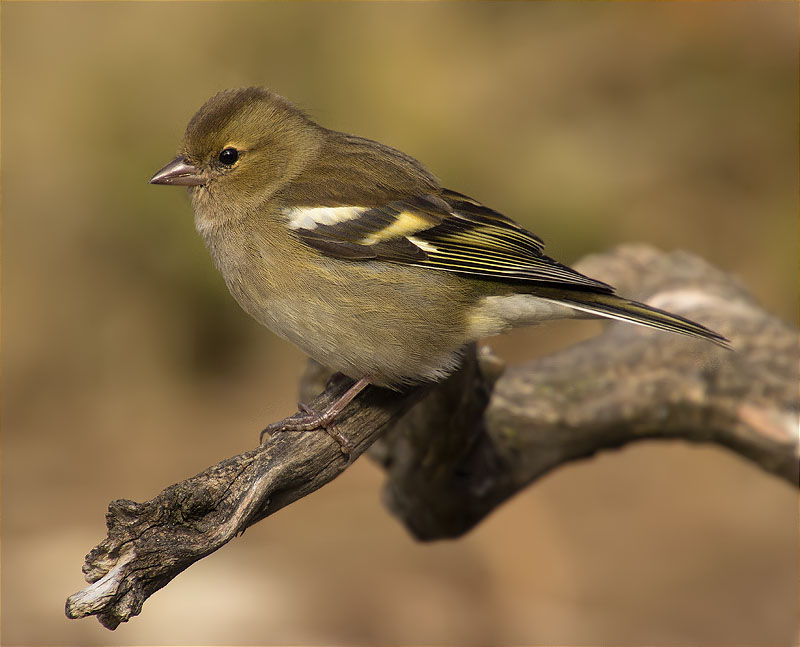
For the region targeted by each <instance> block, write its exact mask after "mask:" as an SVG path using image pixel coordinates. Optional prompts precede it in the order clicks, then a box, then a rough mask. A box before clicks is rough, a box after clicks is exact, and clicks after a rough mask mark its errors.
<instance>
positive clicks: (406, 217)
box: [285, 190, 613, 293]
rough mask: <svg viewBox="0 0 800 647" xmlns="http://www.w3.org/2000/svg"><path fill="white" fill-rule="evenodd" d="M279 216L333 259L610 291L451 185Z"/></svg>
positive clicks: (507, 219) (298, 210)
mask: <svg viewBox="0 0 800 647" xmlns="http://www.w3.org/2000/svg"><path fill="white" fill-rule="evenodd" d="M285 215H286V217H287V222H288V226H289V228H290V229H291V230H292V231H294V233H295V234H296V235H297V236H298V238H299V239H300V240H301V241H303V242H304V243H305V244H307V245H309V246H310V247H312V248H314V249H316V250H317V251H319V252H321V253H323V254H326V255H328V256H333V257H336V258H342V259H348V260H384V261H390V262H396V263H407V264H411V265H417V266H420V267H426V268H430V269H435V270H443V271H449V272H455V273H458V274H469V275H473V276H477V277H481V278H485V279H489V280H504V281H523V282H534V283H541V284H547V285H562V286H568V287H573V288H577V287H581V288H584V289H589V290H592V291H597V292H603V293H611V292H613V289H612V288H611V287H610V286H608V285H606V284H605V283H601V282H600V281H595V280H594V279H591V278H589V277H586V276H584V275H583V274H580V273H579V272H576V271H575V270H573V269H570V268H569V267H566V266H565V265H562V264H560V263H558V262H556V261H554V260H553V259H552V258H550V257H548V256H546V255H545V254H544V252H543V250H544V243H543V242H542V241H541V239H540V238H538V237H537V236H535V235H534V234H532V233H530V232H529V231H527V230H525V229H523V228H522V227H520V226H519V225H517V224H516V223H515V222H514V221H513V220H511V219H509V218H506V217H505V216H504V215H502V214H500V213H498V212H496V211H494V210H492V209H489V208H488V207H486V206H484V205H482V204H481V203H480V202H477V201H476V200H473V199H472V198H469V197H467V196H465V195H462V194H460V193H456V192H454V191H448V190H444V191H443V192H442V193H440V194H438V195H426V196H419V197H413V198H404V199H401V200H395V201H393V202H390V203H388V204H385V205H382V206H379V207H359V206H338V207H313V208H312V207H295V208H292V209H289V210H287V211H286V214H285Z"/></svg>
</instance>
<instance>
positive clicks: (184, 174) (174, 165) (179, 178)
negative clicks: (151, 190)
mask: <svg viewBox="0 0 800 647" xmlns="http://www.w3.org/2000/svg"><path fill="white" fill-rule="evenodd" d="M205 182H206V179H205V178H204V177H203V175H202V173H201V172H200V169H199V168H197V167H196V166H194V165H192V164H189V162H187V161H186V158H185V157H183V155H181V156H180V157H176V158H175V159H174V160H172V161H171V162H170V163H169V164H167V165H166V166H165V167H164V168H162V169H161V170H160V171H158V172H157V173H156V174H155V175H154V176H153V177H151V178H150V184H177V185H180V186H200V185H201V184H205Z"/></svg>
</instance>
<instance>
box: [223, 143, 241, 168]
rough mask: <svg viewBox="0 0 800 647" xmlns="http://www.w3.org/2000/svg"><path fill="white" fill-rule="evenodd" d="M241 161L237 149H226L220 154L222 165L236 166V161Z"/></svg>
mask: <svg viewBox="0 0 800 647" xmlns="http://www.w3.org/2000/svg"><path fill="white" fill-rule="evenodd" d="M238 159H239V151H237V150H236V149H235V148H230V147H229V148H225V149H223V150H222V152H221V153H220V154H219V161H220V163H221V164H224V165H225V166H233V165H234V164H236V161H237V160H238Z"/></svg>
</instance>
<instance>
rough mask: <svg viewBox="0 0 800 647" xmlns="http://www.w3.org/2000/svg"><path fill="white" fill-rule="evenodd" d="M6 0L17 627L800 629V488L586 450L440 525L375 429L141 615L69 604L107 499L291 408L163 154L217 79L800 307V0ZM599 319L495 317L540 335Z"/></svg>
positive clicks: (527, 631)
mask: <svg viewBox="0 0 800 647" xmlns="http://www.w3.org/2000/svg"><path fill="white" fill-rule="evenodd" d="M0 18H2V33H1V34H0V36H1V37H2V52H1V53H2V216H3V222H2V225H3V230H2V233H3V240H2V270H3V271H2V298H3V304H2V305H3V310H2V315H3V319H2V324H3V325H2V334H3V338H2V342H3V353H2V362H3V365H2V371H3V411H2V414H3V419H2V422H3V450H4V451H3V454H4V456H3V458H4V461H3V493H4V497H3V508H4V510H3V573H2V577H3V581H2V585H3V586H2V595H3V600H2V602H3V620H2V632H3V634H2V638H3V640H4V641H5V643H6V644H10V643H13V644H33V643H39V644H41V643H50V644H117V643H116V642H115V641H119V642H120V643H125V644H132V643H135V644H140V643H186V642H195V643H211V642H215V643H218V644H233V643H236V644H244V643H268V644H271V643H326V644H329V643H364V642H376V643H392V642H408V643H415V644H430V643H449V644H453V643H493V644H509V643H525V644H542V643H557V644H578V643H591V644H600V643H614V644H644V643H647V644H711V643H715V644H732V643H734V642H736V643H737V644H748V645H767V644H776V645H777V644H787V645H788V644H795V642H796V639H797V635H796V610H797V592H796V586H797V584H796V573H797V557H796V548H795V547H796V539H797V538H796V526H797V496H796V493H795V492H794V491H792V490H791V488H788V487H787V486H785V485H783V484H782V483H778V482H776V481H775V480H774V479H772V478H771V477H769V476H766V475H762V474H761V473H759V472H757V471H756V470H755V468H753V467H750V466H749V465H745V464H744V463H742V462H740V461H739V460H738V459H736V458H733V457H731V456H729V455H728V454H725V453H724V452H722V450H715V449H710V448H694V447H693V448H688V447H682V446H677V445H675V446H667V445H649V446H643V447H640V448H630V449H627V450H625V451H623V452H619V453H615V454H609V455H604V456H601V457H599V458H598V459H596V460H594V461H591V462H586V463H582V464H580V465H575V466H570V467H569V468H565V469H562V470H560V471H559V472H557V473H556V474H554V475H552V476H550V477H548V478H547V479H544V480H543V481H542V482H541V483H538V484H536V485H535V486H534V487H533V488H531V489H530V491H529V492H526V493H524V494H523V495H521V496H519V497H518V498H517V499H515V501H513V502H511V503H509V504H508V505H507V506H506V507H505V508H503V509H502V510H501V511H499V512H498V513H496V514H495V515H494V516H492V517H491V518H489V519H488V520H487V521H486V522H485V523H484V524H483V525H482V526H481V527H480V528H479V529H477V530H476V531H475V532H474V533H472V534H471V535H470V536H469V537H466V538H464V539H463V540H460V541H458V542H450V543H442V544H438V545H432V546H420V545H415V544H414V543H413V542H412V540H411V539H410V538H408V537H407V536H406V535H405V533H404V531H403V530H402V528H400V527H399V526H398V525H397V524H395V523H394V522H393V521H392V520H391V519H390V518H389V517H388V515H387V513H386V512H385V511H384V510H383V509H382V508H381V507H380V504H379V502H378V499H379V488H380V481H381V476H380V473H379V471H378V470H377V469H376V468H375V467H374V466H372V465H371V464H370V463H368V462H367V461H366V460H362V461H359V462H358V464H357V465H355V466H354V467H353V468H352V469H350V470H348V472H347V474H345V475H344V476H343V477H342V478H340V479H339V480H337V481H336V482H335V483H333V484H331V485H330V486H328V487H326V488H325V489H324V490H323V491H321V492H319V493H318V494H315V495H314V496H312V497H309V498H308V499H306V500H304V501H302V502H299V503H298V504H296V505H295V506H292V508H290V509H288V510H285V511H282V512H281V513H280V514H279V515H277V516H276V517H274V518H272V519H270V520H268V521H266V522H264V523H262V524H260V527H256V528H254V529H252V530H251V531H248V533H247V535H246V536H245V537H244V538H242V539H238V540H236V541H235V542H234V543H233V544H232V545H230V546H228V547H226V548H225V549H224V550H223V551H221V552H220V553H218V554H216V555H214V556H213V557H210V558H208V559H207V560H204V562H203V563H201V564H198V565H196V566H194V567H192V569H190V571H188V572H187V573H185V574H184V575H181V576H180V577H179V578H178V579H177V580H176V581H175V582H173V583H172V584H171V585H170V586H169V587H167V589H166V590H165V591H163V592H161V593H159V594H157V595H156V596H155V597H154V598H153V599H152V600H150V601H149V602H148V603H147V604H146V605H145V608H144V612H143V615H142V617H140V618H137V619H136V620H135V621H133V622H132V623H131V624H130V625H129V626H124V627H121V628H120V629H119V630H118V631H117V632H116V633H115V634H110V633H108V632H106V631H105V630H103V629H101V628H100V627H99V626H98V625H97V623H95V622H94V621H93V620H84V621H80V622H69V621H67V620H66V619H65V618H64V617H63V615H62V606H61V605H63V601H64V599H65V598H66V596H67V595H69V594H70V593H72V592H74V591H76V590H78V589H79V588H81V586H82V578H81V576H80V565H81V559H82V555H83V554H84V553H85V552H86V551H88V549H89V548H91V546H93V545H94V544H95V543H97V542H98V541H99V540H100V539H101V538H102V536H103V533H104V529H103V526H102V514H103V511H104V507H105V505H106V504H107V502H108V501H109V500H110V499H112V498H121V497H124V498H132V499H136V500H144V499H147V498H150V497H152V496H153V495H155V494H156V493H157V492H158V491H159V490H160V489H161V488H163V487H165V486H167V485H169V484H170V483H173V482H175V481H177V480H179V479H181V478H184V477H186V476H189V475H191V474H192V473H194V472H197V471H200V470H201V469H204V468H205V467H206V466H207V465H210V464H212V463H215V462H217V461H218V460H220V459H221V458H223V457H225V456H228V455H231V454H233V453H237V452H239V451H242V450H244V449H245V448H247V447H248V446H251V445H253V444H254V443H255V441H256V437H257V432H258V430H259V429H260V428H261V427H262V426H263V425H264V424H266V423H267V422H270V421H272V420H274V419H277V418H279V417H281V416H283V415H286V414H288V413H290V412H291V411H293V410H294V398H295V397H296V396H295V393H296V384H297V378H298V376H299V374H300V372H301V371H302V368H303V362H304V359H303V357H302V356H301V354H300V353H299V352H298V351H296V350H295V349H293V348H291V347H289V346H288V345H287V344H285V343H284V342H282V341H279V340H277V338H275V337H273V336H272V335H271V334H270V333H268V332H266V331H264V330H263V329H262V328H260V327H259V326H258V325H257V324H256V323H255V322H253V321H251V320H250V319H248V318H247V316H246V315H245V314H244V313H242V312H241V311H240V310H239V309H238V306H237V305H236V304H235V302H234V301H233V299H232V298H231V297H230V296H228V294H227V291H226V289H225V286H224V284H223V282H222V280H221V278H220V277H219V276H218V275H217V273H216V271H215V269H214V268H213V266H212V263H211V261H210V259H209V257H208V255H207V253H206V251H205V249H204V248H203V245H202V242H201V241H200V239H199V237H198V236H197V235H196V234H195V232H194V228H193V224H192V218H191V209H190V207H189V204H188V200H187V198H186V195H185V193H184V192H183V191H181V190H178V189H165V188H163V187H153V186H149V185H148V184H147V180H148V179H149V177H150V176H151V175H152V173H153V172H154V171H156V170H157V169H158V168H160V167H161V166H162V165H163V164H165V163H166V162H168V161H169V160H171V159H172V156H173V155H174V152H175V150H176V148H177V146H178V143H179V141H180V138H181V136H182V133H183V128H184V127H185V125H186V123H187V121H188V120H189V118H190V117H191V115H192V114H193V113H194V111H195V110H196V109H197V108H199V106H200V105H201V104H202V103H203V102H204V101H205V100H206V99H207V98H208V97H209V96H211V95H212V94H214V93H215V92H217V91H219V90H221V89H224V88H227V87H235V86H243V85H266V86H269V87H271V88H273V89H274V90H276V91H277V92H279V93H281V94H283V95H285V96H287V97H288V98H290V99H291V100H292V101H294V102H295V103H296V104H298V105H299V106H301V107H302V108H304V109H306V110H307V111H308V112H309V113H310V114H311V115H312V116H313V117H314V118H315V119H317V120H318V121H319V122H321V123H322V124H323V125H325V126H328V127H331V128H335V129H338V130H344V131H349V132H354V133H357V134H359V135H363V136H367V137H371V138H373V139H377V140H379V141H382V142H384V143H387V144H390V145H393V146H395V147H397V148H400V149H401V150H404V151H406V152H408V153H409V154H411V155H413V156H415V157H417V158H418V159H420V160H422V161H424V162H425V164H426V165H427V166H428V168H430V169H431V170H432V171H433V172H434V173H435V174H437V176H438V177H439V178H440V179H441V180H442V182H443V183H444V184H445V185H446V186H448V187H450V188H452V189H455V190H457V191H461V192H465V193H469V194H471V195H473V196H474V197H476V198H478V199H480V200H482V201H483V202H485V203H487V204H488V205H490V206H492V207H494V208H496V209H498V210H500V211H502V212H504V213H506V214H507V215H509V216H511V217H513V218H515V219H516V220H518V221H519V222H520V223H522V224H523V225H524V226H526V227H528V228H529V229H531V230H533V231H535V232H536V233H537V234H539V235H540V236H541V237H542V238H543V239H544V240H545V241H546V242H547V243H548V250H549V252H550V253H551V255H553V256H555V257H557V258H559V259H561V260H563V261H565V262H573V261H575V260H577V259H578V258H579V257H581V256H582V255H584V254H586V253H589V252H592V251H602V250H605V249H608V248H609V247H612V246H614V245H616V244H618V243H622V242H627V241H645V242H648V243H650V244H653V245H655V246H658V247H661V248H663V249H677V248H681V249H687V250H689V251H691V252H693V253H696V254H698V255H700V256H703V257H704V258H706V259H708V260H709V261H710V262H712V263H714V264H715V265H717V266H720V267H722V268H724V269H725V270H727V271H729V272H731V273H732V274H734V275H735V276H737V277H738V278H739V279H740V280H741V281H742V282H743V283H744V284H745V285H747V286H748V288H749V289H750V290H751V291H752V292H753V293H754V294H755V295H756V296H757V298H758V299H759V300H760V301H761V302H762V303H763V304H764V305H765V306H766V307H767V308H768V309H769V310H770V311H772V312H775V313H776V314H777V315H779V316H780V317H782V318H783V319H784V320H786V321H788V322H790V323H793V324H796V322H797V316H798V289H797V288H798V286H797V271H798V223H797V214H798V172H799V169H798V119H797V115H798V70H797V61H798V37H797V24H798V7H797V4H796V3H792V2H715V3H650V2H638V3H630V2H629V3H622V2H613V3H612V2H593V3H577V2H574V3H560V2H531V3H513V2H503V3H489V2H474V3H374V4H373V3H316V2H303V3H288V2H271V3H214V2H209V3H193V2H187V3H144V2H142V3H72V2H64V3H47V2H43V3H21V2H20V3H17V2H12V3H8V2H5V3H3V4H2V8H1V9H0ZM586 330H595V329H594V328H592V329H587V328H582V327H580V326H579V325H577V324H573V323H569V324H565V325H564V326H549V327H546V328H543V329H541V330H536V331H525V332H524V333H515V334H514V335H513V336H511V337H509V338H504V339H501V340H498V341H496V342H493V345H495V346H497V347H498V348H499V349H500V350H501V351H502V352H503V353H504V354H505V355H506V356H507V357H509V358H515V359H518V358H523V357H531V356H535V355H537V354H542V353H545V352H548V351H550V350H552V349H553V348H556V347H558V346H561V345H564V344H567V343H570V342H571V341H574V340H575V339H577V338H579V337H580V336H581V335H583V334H586V332H585V331H586ZM187 619H190V620H188V621H187Z"/></svg>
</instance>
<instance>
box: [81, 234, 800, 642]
mask: <svg viewBox="0 0 800 647" xmlns="http://www.w3.org/2000/svg"><path fill="white" fill-rule="evenodd" d="M579 269H580V270H581V271H583V272H585V273H587V274H590V275H592V276H596V277H597V278H599V279H601V280H604V281H607V282H609V283H611V284H612V285H616V286H617V287H618V288H619V291H620V293H622V294H626V295H630V296H633V297H635V298H640V299H645V300H647V301H648V302H649V303H652V304H653V305H657V306H659V307H663V308H665V309H669V310H673V311H675V312H678V313H680V314H683V315H685V316H688V317H690V318H693V319H697V320H699V321H701V322H702V323H704V324H706V325H708V326H710V327H711V328H713V329H715V330H718V331H719V332H721V333H723V334H724V335H726V336H728V337H729V338H730V339H731V341H732V343H733V346H734V349H735V351H734V352H731V351H726V350H724V349H720V348H717V347H715V346H713V345H711V344H709V343H706V342H703V341H700V340H694V339H689V338H685V337H683V336H678V335H671V334H667V333H660V332H654V331H650V330H646V329H642V328H640V327H637V326H631V325H627V324H612V325H610V326H609V327H608V329H607V331H606V332H605V333H604V334H602V335H600V336H598V337H595V338H593V339H590V340H588V341H586V342H584V343H581V344H578V345H576V346H573V347H571V348H568V349H566V350H564V351H561V352H559V353H556V354H554V355H551V356H549V357H545V358H542V359H539V360H536V361H534V362H531V363H529V364H527V365H525V366H521V367H515V368H508V369H507V370H504V371H503V370H502V368H501V367H500V366H499V364H498V362H497V361H496V360H494V359H493V358H491V357H490V356H489V355H487V354H486V353H481V354H480V355H479V356H476V355H475V353H474V352H472V353H470V354H468V356H467V358H466V361H465V364H464V367H463V368H462V369H461V370H460V371H458V372H457V373H456V374H455V375H453V376H452V377H451V378H450V379H448V380H447V381H445V382H443V383H442V384H439V385H436V386H432V387H419V388H416V389H412V390H409V391H408V392H406V393H394V392H390V391H387V390H383V389H377V388H372V387H370V388H368V389H367V390H366V391H365V392H364V393H363V394H362V395H361V396H359V397H358V398H357V399H356V400H355V401H354V403H353V404H351V405H350V407H349V408H348V409H347V410H346V411H345V415H344V416H343V417H342V419H341V421H340V423H339V425H338V429H339V430H340V431H341V432H342V433H344V434H346V435H347V436H348V437H349V438H351V439H352V441H353V445H354V451H353V458H355V457H357V456H359V455H360V454H361V453H363V452H364V451H365V450H367V449H368V448H370V446H371V448H370V455H371V456H372V457H373V458H374V459H375V460H377V461H378V462H380V464H382V465H383V466H384V468H385V469H386V472H387V474H388V480H387V484H386V487H385V500H386V503H387V505H388V507H389V508H390V509H391V510H392V512H393V513H394V514H395V515H397V516H398V517H399V518H400V519H401V520H402V521H403V523H405V525H406V526H407V527H408V528H409V530H410V531H411V532H412V533H413V534H414V535H415V536H416V537H418V538H420V539H436V538H441V537H454V536H458V535H460V534H463V533H464V532H467V531H468V530H469V529H470V528H472V527H473V526H474V525H475V524H477V523H478V522H479V521H480V520H481V519H483V517H485V516H486V515H487V514H488V513H489V512H491V511H492V510H493V509H494V508H496V507H497V506H498V505H499V504H500V503H502V502H503V501H504V500H505V499H507V498H508V497H510V496H511V495H513V494H514V493H515V492H518V491H519V490H520V489H522V488H524V487H526V486H527V485H528V484H530V483H531V482H533V481H534V480H535V479H537V478H538V477H539V476H541V475H542V474H544V473H546V472H548V471H549V470H551V469H553V468H555V467H557V466H559V465H562V464H564V463H567V462H569V461H572V460H576V459H580V458H586V457H588V456H591V455H593V454H594V453H596V452H597V451H600V450H602V449H607V448H614V447H619V446H621V445H623V444H626V443H629V442H632V441H635V440H640V439H645V438H680V439H684V440H688V441H692V442H713V443H718V444H720V445H722V446H725V447H728V448H730V449H732V450H733V451H735V452H737V453H738V454H740V455H741V456H743V457H745V458H747V459H749V460H751V461H753V462H754V463H755V464H756V465H758V466H760V467H761V468H763V469H764V470H766V471H768V472H770V473H772V474H775V475H777V476H779V477H781V478H783V479H785V480H787V481H789V482H790V483H792V484H794V485H797V481H798V438H797V420H798V356H799V354H798V335H797V331H796V330H793V329H790V328H789V327H788V326H786V325H785V324H783V323H782V322H780V321H779V320H777V319H776V318H774V317H772V316H770V315H769V314H768V313H766V312H765V311H764V310H763V309H762V308H760V307H759V306H758V304H756V303H755V302H754V301H753V299H752V298H751V297H750V296H748V294H747V293H746V292H745V290H744V289H743V288H742V287H741V286H739V285H738V284H737V283H736V282H735V281H734V280H733V279H731V277H730V276H728V275H726V274H724V273H722V272H720V271H719V270H716V269H714V268H713V267H711V266H709V265H708V264H707V263H705V262H704V261H702V260H701V259H698V258H696V257H693V256H691V255H689V254H685V253H681V252H676V253H672V254H663V253H661V252H657V251H655V250H653V249H651V248H649V247H645V246H629V247H623V248H620V249H618V250H616V251H615V252H613V253H611V254H607V255H602V256H592V257H589V258H587V259H585V260H584V261H583V262H582V263H581V264H580V265H579ZM326 377H327V376H326V375H325V373H324V370H323V369H321V368H319V367H314V366H313V365H311V367H310V369H309V371H308V372H307V376H306V378H305V379H304V383H303V390H304V391H305V392H306V393H308V392H311V393H316V392H319V391H320V390H321V387H322V385H324V380H325V379H326ZM346 387H347V384H345V383H339V384H334V385H333V386H331V387H330V388H329V389H328V390H327V391H325V392H324V393H323V394H322V395H320V396H319V397H318V398H317V399H315V400H314V401H313V402H312V406H313V407H315V408H316V407H324V406H325V404H326V403H328V402H330V401H332V400H333V399H334V398H335V397H337V395H338V394H339V393H341V392H342V390H343V389H345V388H346ZM255 437H256V433H255V432H254V438H255ZM348 465H349V463H348V461H347V459H346V458H345V457H344V456H343V455H342V454H341V452H340V450H339V446H338V445H337V444H336V443H335V442H334V441H333V440H332V439H331V438H330V437H329V436H328V435H327V434H325V433H322V432H320V433H285V434H279V435H277V436H276V437H274V438H270V439H269V440H268V441H267V442H266V444H265V445H263V446H261V447H258V448H256V449H253V450H250V451H248V452H245V453H244V454H241V455H239V456H234V457H233V458H230V459H227V460H225V461H223V462H221V463H219V464H218V465H215V466H214V467H211V468H209V469H208V470H206V471H205V472H203V473H201V474H198V475H197V476H194V477H192V478H191V479H188V480H187V481H184V482H182V483H178V484H176V485H173V486H170V487H169V488H167V489H166V490H164V491H163V492H162V493H161V494H159V495H158V496H157V497H155V498H154V499H152V500H151V501H148V502H146V503H134V502H132V501H124V500H123V501H114V502H112V503H111V504H110V506H109V511H108V514H107V525H108V537H107V538H106V539H105V540H104V541H103V542H102V543H101V544H100V545H98V546H97V547H96V548H94V549H93V550H92V551H91V552H90V553H89V554H88V555H87V557H86V563H85V565H84V569H83V570H84V573H85V576H86V579H87V581H88V582H90V583H91V584H90V585H89V586H88V587H86V588H85V589H83V590H82V591H80V592H78V593H76V594H74V595H73V596H71V597H70V598H69V600H68V601H67V615H68V616H69V617H71V618H78V617H84V616H87V615H97V616H98V619H99V620H100V622H101V623H102V624H103V625H104V626H106V627H108V628H112V629H113V628H115V627H116V626H117V625H118V624H119V623H120V622H124V621H127V620H128V619H130V618H131V617H132V616H134V615H137V614H138V613H139V612H140V611H141V608H142V604H143V603H144V601H145V600H146V599H147V597H149V596H150V595H151V594H152V593H153V592H155V591H156V590H158V589H159V588H161V587H162V586H164V585H166V584H167V583H168V582H169V581H170V580H171V579H172V578H173V577H175V576H176V575H178V574H179V573H180V572H181V571H183V570H184V569H186V568H187V567H189V566H190V565H191V564H192V563H194V562H195V561H197V560H199V559H201V558H203V557H205V556H206V555H208V554H210V553H212V552H213V551H215V550H216V549H218V548H219V547H221V546H222V545H224V544H225V543H227V542H228V541H230V540H231V539H232V538H233V537H235V536H236V535H237V534H240V533H242V532H244V530H245V528H247V527H248V526H250V525H252V524H253V523H256V522H257V521H260V520H261V519H263V518H264V517H266V516H268V515H270V514H272V513H273V512H275V511H276V510H279V509H280V508H282V507H283V506H285V505H288V504H290V503H292V502H293V501H296V500H297V499H299V498H301V497H303V496H305V495H306V494H308V493H310V492H312V491H314V490H316V489H317V488H319V487H321V486H322V485H324V484H325V483H327V482H328V481H330V480H331V479H333V478H334V477H335V476H337V475H338V474H339V473H341V472H342V471H343V470H344V469H345V468H346V467H347V466H348Z"/></svg>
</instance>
